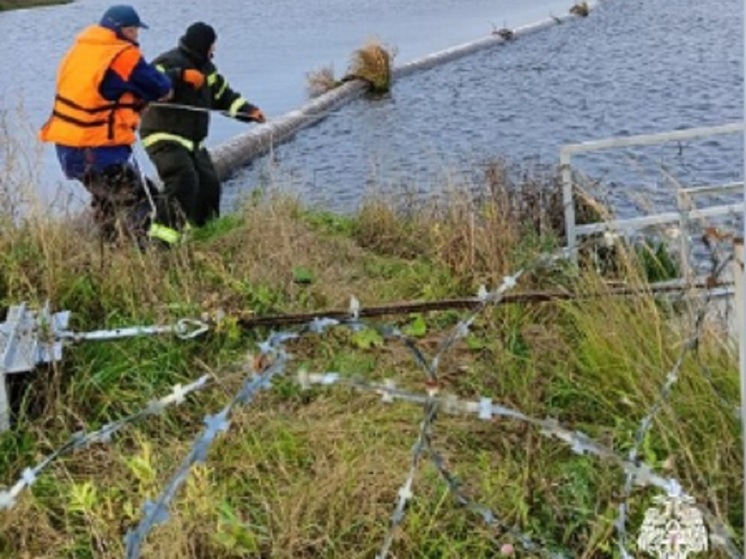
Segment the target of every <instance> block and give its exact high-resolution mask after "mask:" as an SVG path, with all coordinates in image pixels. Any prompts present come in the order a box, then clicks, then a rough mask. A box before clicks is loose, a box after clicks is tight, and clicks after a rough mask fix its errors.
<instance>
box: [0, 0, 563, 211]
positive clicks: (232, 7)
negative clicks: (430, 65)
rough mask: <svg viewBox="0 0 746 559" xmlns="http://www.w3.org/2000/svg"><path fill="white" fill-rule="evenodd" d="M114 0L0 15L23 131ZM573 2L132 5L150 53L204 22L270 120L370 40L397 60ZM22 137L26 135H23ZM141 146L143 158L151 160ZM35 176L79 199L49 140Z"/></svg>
mask: <svg viewBox="0 0 746 559" xmlns="http://www.w3.org/2000/svg"><path fill="white" fill-rule="evenodd" d="M112 3H115V2H112V1H110V0H76V1H75V2H73V3H72V4H68V5H63V6H54V7H49V8H38V9H32V10H17V11H10V12H2V13H0V35H1V36H2V37H3V40H2V43H3V45H4V46H6V48H5V49H4V54H3V56H2V57H0V106H2V107H3V108H4V109H7V110H8V112H9V113H10V114H11V116H14V115H15V114H16V113H17V107H18V105H19V103H21V102H22V104H23V115H24V118H25V119H26V120H27V121H28V128H30V129H32V130H35V129H36V128H38V127H39V126H40V125H41V124H42V123H43V122H44V120H45V119H46V117H47V115H48V113H49V110H50V107H51V101H52V97H53V93H54V79H55V72H56V68H57V64H58V63H59V60H60V58H61V57H62V56H63V54H64V52H65V50H66V49H67V48H68V46H69V44H70V43H71V41H72V38H73V36H74V35H75V34H76V33H78V32H79V31H80V30H81V29H82V28H83V27H84V26H86V25H88V24H89V23H93V22H95V21H97V20H98V18H99V17H100V15H101V14H102V13H103V12H104V10H105V9H106V8H107V7H108V6H109V5H110V4H112ZM571 4H572V2H569V1H568V0H521V2H515V1H514V0H406V1H404V2H402V1H399V0H378V1H376V2H368V1H367V0H314V1H313V2H298V1H297V0H273V1H271V2H243V1H239V0H217V1H213V2H205V1H204V0H181V1H179V2H178V3H174V2H172V1H171V0H148V1H147V2H142V1H141V2H137V1H136V2H134V5H135V7H136V8H137V9H138V11H139V13H140V15H141V17H142V19H143V20H144V21H146V22H147V23H148V24H149V25H150V29H149V30H147V31H143V32H142V33H141V36H140V38H141V41H142V47H143V50H144V52H145V54H146V55H147V56H149V57H151V58H152V57H153V56H155V55H156V54H157V53H159V52H161V51H163V50H166V49H168V48H171V47H172V46H174V45H175V44H176V41H177V38H178V37H179V36H180V35H181V34H182V33H183V31H184V29H185V28H186V27H187V25H189V24H190V23H191V22H193V21H196V20H204V21H207V22H208V23H211V24H212V25H213V26H214V27H215V28H216V29H217V31H218V45H217V46H218V52H217V56H216V62H217V64H218V66H219V68H220V69H221V71H222V72H223V73H224V74H225V75H226V76H227V77H228V78H229V80H230V82H231V85H232V86H234V87H235V88H236V89H238V90H239V91H241V92H242V93H244V94H245V95H246V96H247V97H249V98H250V99H251V100H252V101H254V102H255V103H256V104H258V105H260V106H261V107H262V108H263V109H264V111H265V113H266V114H267V115H268V116H270V117H271V116H274V115H280V114H283V113H284V112H287V111H289V110H292V109H294V108H296V107H298V106H299V105H300V104H302V103H303V102H304V101H305V100H306V94H305V76H306V73H307V72H310V71H313V70H316V69H319V68H321V67H323V66H326V65H329V64H333V66H334V69H335V71H336V72H337V74H339V75H341V74H342V73H344V70H345V69H346V67H347V63H348V57H349V55H350V54H351V53H352V52H353V51H354V50H355V49H357V48H358V47H360V46H361V45H362V44H363V43H364V42H365V41H366V40H367V39H369V38H370V37H378V38H379V39H380V40H381V41H383V42H384V43H386V44H387V45H391V46H393V47H396V48H397V50H398V57H397V60H398V61H401V62H402V63H405V62H409V61H410V60H412V59H414V58H417V57H420V56H424V55H426V54H428V53H431V52H434V51H437V50H441V49H444V48H448V47H450V46H452V45H456V44H461V43H463V42H467V41H471V40H474V39H476V38H480V37H483V36H485V35H487V34H489V33H490V31H491V30H492V28H493V24H494V25H497V26H503V25H509V26H518V25H523V24H526V23H530V22H533V21H536V20H539V19H542V18H545V17H547V16H548V15H549V14H564V13H567V9H568V8H569V6H570V5H571ZM8 46H11V47H12V48H7V47H8ZM245 126H246V125H245V124H241V123H238V122H234V121H231V120H230V119H226V118H222V117H218V118H216V119H214V122H213V127H212V129H211V134H210V139H209V142H208V145H211V146H214V145H216V144H217V143H219V142H221V141H224V140H226V139H227V138H229V137H231V136H233V135H235V134H238V133H240V132H241V131H243V130H245ZM24 132H25V129H24ZM18 135H19V136H20V135H22V134H21V132H20V131H19V132H18ZM23 138H24V141H29V140H27V137H26V135H23ZM31 141H33V140H31ZM139 153H140V156H141V159H143V160H144V161H142V163H144V164H145V166H146V167H147V166H149V165H148V162H147V158H146V157H145V156H144V155H143V154H142V152H141V151H140V152H139ZM40 174H41V178H40V182H41V183H42V185H41V186H42V190H43V192H44V193H45V194H46V195H47V196H48V197H50V198H51V197H52V196H53V195H54V193H55V192H56V191H57V190H58V189H59V188H60V187H61V188H62V191H63V192H64V193H69V192H71V191H76V192H78V194H79V195H81V196H84V195H83V194H82V192H81V189H79V187H76V185H75V183H73V182H67V181H64V180H62V179H61V178H60V176H61V175H60V171H59V169H58V167H57V164H56V161H55V159H54V156H53V150H52V149H51V148H50V147H45V148H44V152H43V158H42V161H41V162H40Z"/></svg>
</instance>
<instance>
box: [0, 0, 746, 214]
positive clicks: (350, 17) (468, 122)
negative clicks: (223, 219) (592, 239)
mask: <svg viewBox="0 0 746 559" xmlns="http://www.w3.org/2000/svg"><path fill="white" fill-rule="evenodd" d="M571 3H572V2H564V1H557V0H522V1H521V2H514V1H510V0H427V1H426V0H409V1H407V2H397V1H395V0H382V1H379V2H376V3H370V2H366V1H364V0H344V1H343V0H324V1H317V2H306V3H299V2H295V1H293V0H277V1H275V2H263V3H245V2H238V1H236V0H220V1H219V2H211V3H209V4H206V3H205V2H202V1H196V0H191V1H190V0H184V1H182V2H180V3H179V8H178V10H177V9H175V8H174V7H173V6H174V4H172V3H171V2H167V1H166V0H151V1H149V2H147V3H142V4H140V5H138V6H137V7H138V9H139V11H140V12H141V15H142V17H143V19H144V20H145V21H147V22H148V23H149V24H150V26H151V29H150V30H148V31H145V32H143V34H142V42H143V49H144V51H145V52H146V54H148V55H150V56H152V55H155V54H156V53H158V52H160V51H162V50H165V49H166V48H169V47H171V46H172V45H173V44H174V43H175V41H176V39H177V38H178V36H179V35H180V34H181V32H182V31H183V29H184V28H185V27H186V25H188V24H189V23H190V22H192V21H194V20H197V19H204V20H206V21H208V22H210V23H212V24H214V25H215V27H216V28H217V29H218V32H219V41H218V55H217V62H218V64H219V67H220V68H221V70H222V71H223V72H224V73H225V74H226V75H227V76H228V77H229V78H230V81H231V83H232V85H233V86H235V87H236V88H237V89H238V90H240V91H242V92H243V93H244V94H246V95H247V96H248V97H249V98H251V99H252V100H253V101H254V102H256V103H257V104H259V105H260V106H262V108H264V109H265V112H266V113H267V114H268V115H269V116H270V117H271V116H273V115H279V114H282V113H284V112H286V111H288V110H291V109H293V108H296V107H298V106H299V105H301V104H302V103H303V102H304V101H305V91H304V87H305V74H306V73H307V72H309V71H311V70H314V69H318V68H320V67H322V66H325V65H327V64H330V63H332V64H333V65H334V68H335V69H336V70H337V73H338V74H341V73H342V72H343V71H344V69H345V67H346V64H347V58H348V56H349V54H350V53H351V52H352V51H353V50H354V49H355V48H357V47H359V46H360V45H361V44H362V43H363V42H364V41H365V40H366V39H367V38H369V37H371V36H377V37H378V38H379V39H381V40H382V41H383V42H384V43H385V44H388V45H392V46H395V47H396V48H397V50H398V55H397V58H396V61H395V62H396V64H397V65H401V64H404V63H406V62H409V61H411V60H413V59H416V58H418V57H420V56H424V55H425V54H429V53H432V52H436V51H438V50H442V49H444V48H448V47H450V46H453V45H456V44H461V43H463V42H467V41H471V40H476V39H478V38H481V37H484V36H485V35H487V34H489V32H490V30H491V29H492V28H493V25H494V26H498V27H501V26H503V25H507V26H511V27H516V26H519V25H522V24H526V23H530V22H534V21H537V20H540V19H544V18H546V17H547V16H549V15H550V14H556V15H559V14H565V13H566V12H567V9H568V7H569V5H570V4H571ZM108 4H109V2H104V1H102V0H78V1H77V2H75V3H73V4H71V5H66V6H58V7H52V8H43V9H36V10H23V11H16V12H7V13H2V14H0V33H2V34H3V36H4V42H5V44H9V45H13V49H12V56H7V54H6V56H4V57H0V100H2V103H3V107H4V108H5V109H7V110H8V111H9V112H10V113H16V112H17V111H16V107H17V106H18V103H19V102H20V100H22V102H23V105H24V109H23V114H25V115H26V118H27V121H28V124H29V125H30V128H32V129H35V128H38V126H39V125H41V123H42V122H43V121H44V119H45V118H46V116H47V114H48V111H49V103H50V102H51V98H52V94H53V89H54V74H55V70H56V67H57V64H58V62H59V59H60V57H61V56H62V54H63V53H64V51H65V49H66V48H67V46H68V45H69V43H70V40H71V38H72V36H73V35H74V34H75V33H76V32H77V31H79V30H80V29H81V28H82V27H83V26H84V25H86V24H88V23H90V22H93V21H95V20H96V19H97V18H98V17H99V14H100V13H101V12H102V11H103V10H104V9H105V8H106V7H107V6H108ZM715 6H716V9H714V7H715ZM742 29H743V22H742V4H741V2H739V1H737V0H722V1H721V2H718V3H717V4H714V3H712V2H701V1H695V0H606V1H604V2H603V3H602V4H601V5H600V6H599V7H598V8H597V9H596V10H595V11H594V12H593V13H592V14H591V16H590V17H588V18H585V19H580V20H573V21H571V22H568V23H565V24H562V25H557V26H553V27H551V28H549V29H547V30H544V31H541V32H539V33H536V34H532V35H528V36H525V37H521V38H519V39H518V40H516V41H514V42H511V43H508V44H505V45H501V46H498V47H495V48H492V49H490V50H485V51H482V52H480V53H478V54H475V55H472V56H469V57H466V58H464V59H461V60H459V61H455V62H451V63H448V64H446V65H443V66H440V67H437V68H433V69H431V70H428V71H424V72H421V73H416V74H413V75H411V76H409V77H406V78H402V79H400V80H398V81H396V82H395V83H394V86H393V90H392V93H391V95H390V96H388V97H385V98H382V99H376V100H370V99H367V100H360V101H356V102H353V103H351V104H349V105H347V106H345V107H342V108H341V109H338V110H337V111H335V112H334V113H333V114H331V115H330V116H329V117H328V118H327V119H326V120H324V121H322V122H321V123H319V124H318V125H316V126H314V127H312V128H309V129H307V130H303V131H301V132H300V133H299V134H298V135H297V136H296V138H295V139H294V140H293V141H292V142H290V143H287V144H284V145H282V146H279V147H278V148H277V149H276V150H275V152H274V154H273V158H272V160H271V162H270V158H262V159H259V160H257V161H255V162H254V163H253V164H252V165H251V166H250V167H249V168H246V169H244V170H241V171H240V172H239V173H238V174H237V175H236V176H235V177H234V178H233V179H232V180H231V181H230V182H229V183H228V184H227V185H226V198H225V204H226V207H230V206H232V205H233V204H234V203H235V202H236V200H237V199H238V198H240V197H241V196H243V195H244V194H246V193H248V192H250V191H251V190H252V189H254V188H256V186H257V185H258V184H260V183H262V182H264V181H266V177H268V176H272V177H274V179H275V180H276V181H277V182H279V183H281V184H284V185H288V186H290V187H291V188H292V189H293V190H296V191H299V192H300V193H301V194H302V196H303V197H304V198H305V199H307V200H309V201H311V202H314V203H317V204H320V205H324V206H326V207H329V208H331V209H335V210H340V211H345V210H349V209H354V207H355V206H356V205H357V204H358V203H359V201H360V200H361V197H362V196H363V195H364V193H365V192H366V190H367V189H369V188H371V187H375V188H379V189H384V190H394V191H396V190H397V189H398V188H400V186H401V185H407V188H408V189H409V190H412V189H415V190H418V191H421V192H424V193H427V192H428V191H429V190H430V189H432V187H433V184H434V183H435V182H438V181H441V180H442V179H443V177H451V178H453V177H459V176H460V175H461V173H464V172H467V171H469V172H471V171H473V170H474V169H477V170H478V169H479V168H480V166H481V165H482V164H483V163H484V162H485V161H488V160H490V159H493V158H495V157H504V158H508V159H509V160H510V161H512V162H519V163H520V162H524V161H535V160H539V161H541V162H544V163H556V162H557V157H558V151H559V148H560V146H561V145H562V144H564V143H568V142H578V141H585V140H591V139H597V138H604V137H608V136H618V135H631V134H641V133H649V132H660V131H666V130H670V129H677V128H687V127H693V126H704V125H718V124H723V123H726V122H732V121H737V120H741V119H742V107H743V94H742V90H743V75H742V69H741V67H742V51H743V39H742V36H743V35H742ZM245 126H246V125H243V124H240V123H236V122H233V121H230V120H229V119H225V118H221V117H218V118H215V119H214V121H213V127H212V129H211V136H210V140H209V142H208V143H209V145H211V146H215V145H216V144H218V143H219V142H221V141H224V140H226V139H227V138H229V137H231V136H232V135H235V134H237V133H240V132H241V131H243V130H245ZM742 145H743V143H742V138H741V135H739V134H736V135H731V136H729V137H728V136H723V137H718V138H714V139H710V140H707V141H704V140H698V141H692V142H687V143H686V144H682V145H678V144H677V145H669V146H665V147H663V148H646V149H640V150H616V151H613V152H604V153H600V154H594V155H588V156H583V157H579V158H577V159H576V160H574V163H575V164H577V166H578V168H579V169H581V170H583V171H584V172H586V173H588V174H590V175H592V176H594V177H597V178H600V179H603V180H604V181H605V183H606V184H609V185H610V188H611V191H612V195H613V196H615V197H616V198H617V199H620V200H621V199H626V201H624V202H623V203H622V205H623V206H624V207H631V202H630V201H629V197H630V196H629V195H637V194H642V195H645V196H647V197H649V198H652V199H653V200H654V201H657V200H658V199H660V200H665V199H669V198H670V191H671V186H670V182H671V180H670V179H667V178H666V177H667V176H669V177H672V178H674V179H675V180H677V181H681V182H687V183H702V182H708V181H718V182H720V181H730V180H740V179H741V176H742V168H743V150H742ZM139 153H140V158H141V159H142V160H143V161H142V163H144V164H145V166H146V168H148V170H150V171H152V167H150V166H149V163H148V162H147V159H146V157H145V156H144V155H143V154H142V152H141V151H140V152H139ZM661 169H663V170H664V171H665V173H668V175H666V174H665V173H664V172H662V171H661ZM39 170H40V175H41V179H40V183H41V188H42V190H43V192H44V193H45V194H46V195H47V197H48V198H50V199H51V198H52V197H53V196H54V195H55V193H56V192H58V191H60V189H61V191H62V192H63V193H70V192H75V193H77V196H78V198H79V199H81V200H84V199H85V198H86V196H85V194H83V193H82V192H81V189H80V188H79V187H77V186H76V185H75V183H72V182H68V181H64V180H62V179H61V178H60V173H59V169H58V168H57V165H56V161H55V160H54V157H53V153H52V150H51V149H50V148H49V147H45V148H44V151H43V156H42V160H41V161H40V163H39Z"/></svg>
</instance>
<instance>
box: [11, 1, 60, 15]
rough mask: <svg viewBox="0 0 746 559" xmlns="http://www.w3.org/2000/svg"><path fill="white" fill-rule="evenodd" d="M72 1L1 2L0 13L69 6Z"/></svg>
mask: <svg viewBox="0 0 746 559" xmlns="http://www.w3.org/2000/svg"><path fill="white" fill-rule="evenodd" d="M71 2H72V0H0V12H2V11H5V10H18V9H20V8H38V7H39V6H55V5H58V4H69V3H71Z"/></svg>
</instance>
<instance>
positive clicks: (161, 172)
mask: <svg viewBox="0 0 746 559" xmlns="http://www.w3.org/2000/svg"><path fill="white" fill-rule="evenodd" d="M146 151H147V153H148V156H149V157H150V159H151V161H152V162H153V164H154V165H155V167H156V169H157V170H158V176H159V177H160V178H161V180H162V181H163V193H162V195H161V196H162V199H161V202H160V203H159V204H158V206H159V207H158V214H159V215H158V216H157V219H158V221H159V222H160V223H163V224H164V225H168V226H169V227H174V228H176V229H180V228H181V227H182V226H183V225H184V222H185V221H187V222H190V223H192V224H194V225H196V226H198V227H201V226H202V225H204V224H205V223H207V222H208V221H209V220H211V219H214V218H216V217H219V216H220V196H221V188H220V181H219V180H218V174H217V172H216V171H215V166H214V165H213V163H212V159H211V158H210V153H209V152H208V151H207V150H206V149H205V148H201V149H199V150H197V151H196V152H194V151H190V150H188V149H187V148H185V147H184V146H182V145H180V144H177V143H175V142H168V141H164V142H158V143H157V144H155V145H153V146H151V147H149V148H147V150H146Z"/></svg>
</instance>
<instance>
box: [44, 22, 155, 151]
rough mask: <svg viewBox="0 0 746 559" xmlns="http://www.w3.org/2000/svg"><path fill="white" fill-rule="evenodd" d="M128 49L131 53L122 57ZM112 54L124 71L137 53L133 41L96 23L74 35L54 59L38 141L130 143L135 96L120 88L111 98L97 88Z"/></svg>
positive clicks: (135, 120)
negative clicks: (50, 98)
mask: <svg viewBox="0 0 746 559" xmlns="http://www.w3.org/2000/svg"><path fill="white" fill-rule="evenodd" d="M128 49H135V52H134V53H127V54H128V56H122V55H123V53H124V52H125V51H127V50H128ZM118 57H121V60H120V61H119V62H118V65H119V66H121V67H118V71H120V72H122V73H125V74H128V73H129V72H131V71H132V70H133V68H134V66H135V65H136V64H137V62H138V61H139V60H140V58H141V55H140V50H139V49H138V47H137V46H136V45H135V44H134V43H131V42H129V41H125V40H123V39H120V38H119V37H117V35H116V33H114V31H111V30H110V29H106V28H104V27H101V26H98V25H92V26H90V27H88V28H86V29H85V30H83V32H82V33H80V35H78V37H77V38H76V40H75V44H74V45H73V47H72V48H71V49H70V50H69V51H68V53H67V54H66V55H65V58H64V59H63V60H62V63H61V64H60V67H59V70H58V73H57V93H56V95H55V100H54V105H53V109H52V116H50V118H49V120H47V122H46V123H45V124H44V126H43V127H42V129H41V131H40V133H39V138H40V139H41V140H42V141H44V142H53V143H56V144H62V145H66V146H71V147H100V146H116V145H132V144H134V143H135V140H136V135H135V130H136V128H137V126H138V124H139V122H140V117H139V115H138V113H137V112H136V110H135V109H136V108H137V106H136V104H135V101H136V99H135V97H134V96H133V95H132V94H131V93H125V94H124V95H122V97H120V98H119V100H117V101H114V102H112V101H109V100H107V99H105V98H104V97H102V96H101V93H99V86H100V85H101V82H102V81H103V79H104V76H105V74H106V71H107V70H108V69H109V68H110V67H111V66H112V64H113V63H114V62H115V61H116V60H117V58H118Z"/></svg>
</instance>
